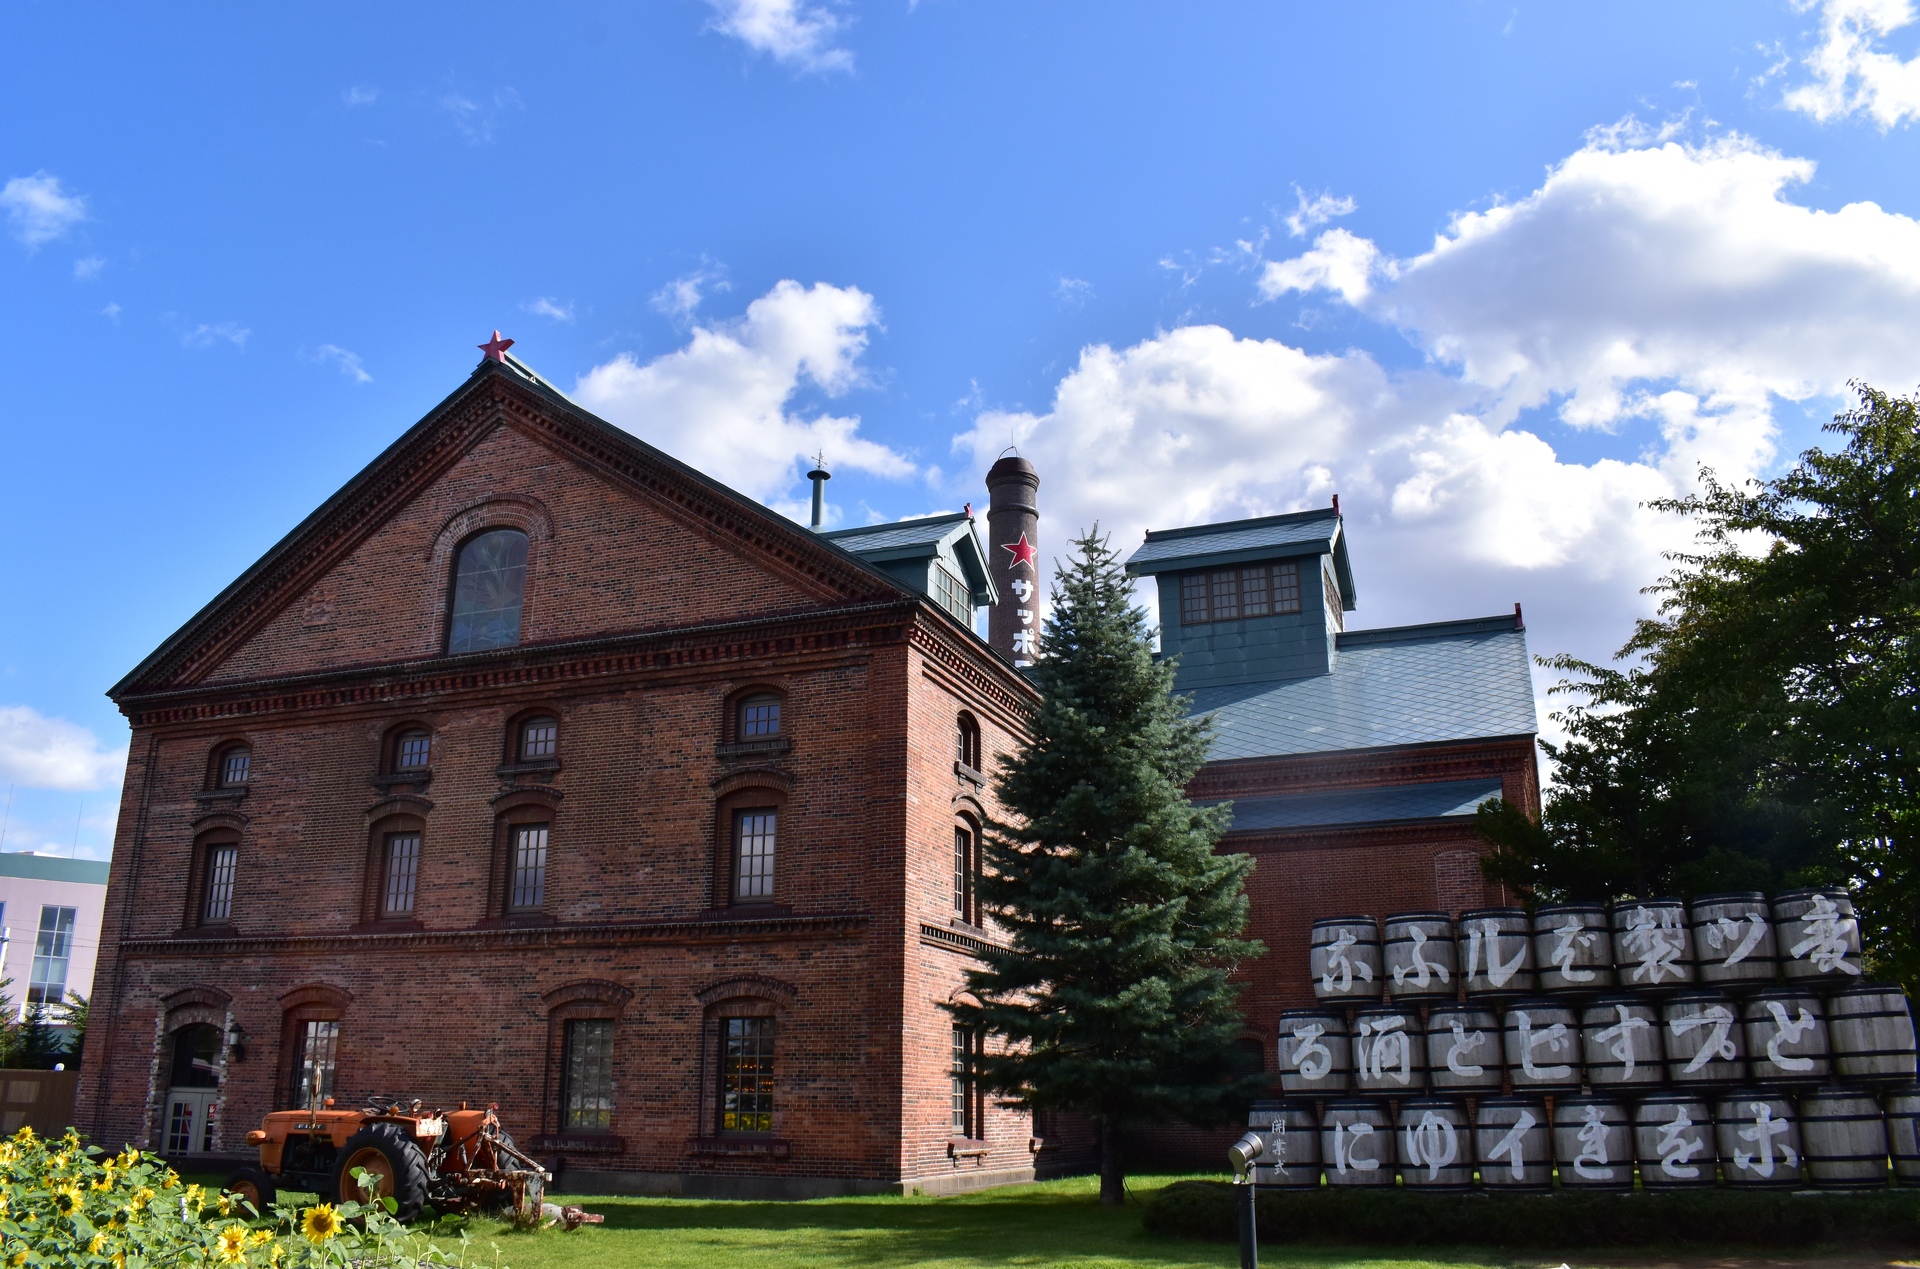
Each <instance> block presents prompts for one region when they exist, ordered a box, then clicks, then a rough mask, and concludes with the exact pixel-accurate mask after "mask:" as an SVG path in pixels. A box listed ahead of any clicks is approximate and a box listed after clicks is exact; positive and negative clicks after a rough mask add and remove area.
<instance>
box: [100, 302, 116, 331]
mask: <svg viewBox="0 0 1920 1269" xmlns="http://www.w3.org/2000/svg"><path fill="white" fill-rule="evenodd" d="M100 315H101V316H102V317H106V318H110V319H111V320H112V321H113V323H114V324H115V325H118V324H119V322H120V306H119V305H118V304H115V303H112V302H111V301H109V302H108V304H107V306H106V307H105V308H103V309H101V310H100Z"/></svg>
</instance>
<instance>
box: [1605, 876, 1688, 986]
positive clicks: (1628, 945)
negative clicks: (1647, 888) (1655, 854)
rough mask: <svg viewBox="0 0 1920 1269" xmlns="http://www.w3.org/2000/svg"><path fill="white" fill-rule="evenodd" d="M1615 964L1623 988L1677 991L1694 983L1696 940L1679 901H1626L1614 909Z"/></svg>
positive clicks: (1684, 909)
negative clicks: (1694, 941)
mask: <svg viewBox="0 0 1920 1269" xmlns="http://www.w3.org/2000/svg"><path fill="white" fill-rule="evenodd" d="M1613 963H1614V967H1615V969H1616V971H1617V972H1618V973H1619V975H1620V985H1621V986H1622V987H1635V988H1639V987H1645V988H1652V989H1655V990H1660V991H1677V990H1679V989H1681V988H1684V987H1686V986H1687V985H1688V984H1690V983H1692V982H1693V936H1692V935H1691V934H1689V933H1688V932H1687V912H1686V908H1685V906H1684V905H1682V904H1681V902H1680V901H1679V900H1678V899H1645V900H1641V899H1627V900H1623V901H1621V902H1620V903H1618V904H1616V905H1615V906H1614V909H1613Z"/></svg>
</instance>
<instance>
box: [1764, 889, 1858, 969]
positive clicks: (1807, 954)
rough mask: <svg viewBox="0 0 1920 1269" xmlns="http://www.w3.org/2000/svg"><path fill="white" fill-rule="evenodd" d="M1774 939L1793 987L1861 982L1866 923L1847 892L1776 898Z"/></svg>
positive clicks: (1798, 893)
mask: <svg viewBox="0 0 1920 1269" xmlns="http://www.w3.org/2000/svg"><path fill="white" fill-rule="evenodd" d="M1773 939H1774V945H1775V947H1776V948H1778V950H1779V956H1780V972H1781V974H1782V975H1783V976H1784V977H1785V978H1786V980H1787V981H1788V982H1798V981H1800V980H1802V979H1808V978H1811V979H1816V980H1819V981H1823V982H1829V983H1834V984H1836V985H1837V984H1839V983H1843V982H1858V981H1860V922H1859V921H1858V920H1857V919H1856V918H1855V917H1854V914H1853V899H1852V897H1851V896H1849V895H1848V894H1847V892H1846V890H1844V889H1843V888H1841V887H1838V886H1828V887H1816V888H1814V889H1811V890H1789V891H1788V892H1787V893H1786V894H1781V895H1775V896H1774V897H1773Z"/></svg>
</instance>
